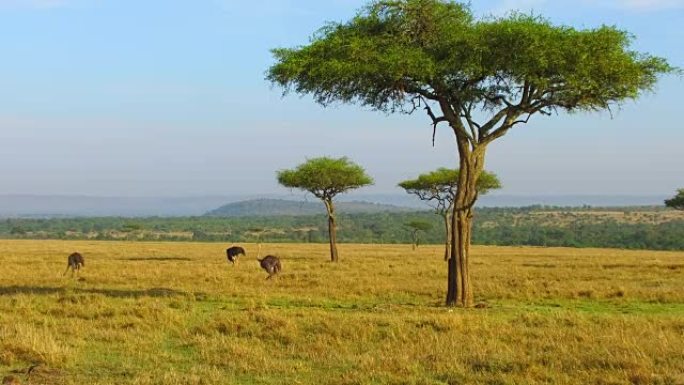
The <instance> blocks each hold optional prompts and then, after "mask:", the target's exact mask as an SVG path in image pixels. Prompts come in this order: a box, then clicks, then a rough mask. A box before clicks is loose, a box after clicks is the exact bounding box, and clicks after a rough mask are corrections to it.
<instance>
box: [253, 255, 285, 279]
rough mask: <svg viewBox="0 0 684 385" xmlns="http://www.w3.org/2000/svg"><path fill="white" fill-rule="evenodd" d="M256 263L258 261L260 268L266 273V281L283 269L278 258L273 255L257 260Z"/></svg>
mask: <svg viewBox="0 0 684 385" xmlns="http://www.w3.org/2000/svg"><path fill="white" fill-rule="evenodd" d="M257 261H259V264H260V265H261V268H262V269H264V270H266V272H267V273H268V277H266V279H269V278H271V277H273V276H274V275H276V274H278V273H279V272H280V270H281V269H282V268H283V267H282V265H281V264H280V258H278V257H276V256H274V255H267V256H265V257H264V259H258V258H257Z"/></svg>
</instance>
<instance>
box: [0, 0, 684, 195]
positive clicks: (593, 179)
mask: <svg viewBox="0 0 684 385" xmlns="http://www.w3.org/2000/svg"><path fill="white" fill-rule="evenodd" d="M363 4H364V2H363V1H357V0H327V1H323V0H320V1H309V0H253V1H249V2H246V1H237V0H194V1H190V0H184V1H180V0H163V1H162V0H136V1H131V0H0V52H1V56H0V57H1V58H2V60H0V177H1V178H2V183H0V194H12V193H30V194H86V195H107V196H153V195H164V196H184V195H229V194H252V193H254V194H260V193H278V192H282V193H288V191H287V190H285V189H282V188H280V187H278V185H277V184H276V182H275V171H276V170H278V169H281V168H287V167H293V166H295V165H296V164H298V163H300V162H301V161H303V160H304V159H305V158H306V157H314V156H320V155H330V156H342V155H347V156H349V157H351V158H352V159H353V160H355V161H357V162H358V163H360V164H362V165H364V166H365V167H366V168H367V169H368V171H369V172H370V173H371V174H372V175H373V176H374V177H375V179H376V182H377V183H376V186H374V187H371V188H367V189H366V190H365V191H364V192H365V193H373V192H378V193H380V192H382V193H386V192H399V190H397V189H396V188H395V187H394V186H395V185H396V183H397V182H398V181H400V180H403V179H406V178H410V177H413V176H415V175H417V174H418V173H421V172H424V171H428V170H430V169H434V168H436V167H440V166H452V165H455V164H456V163H455V162H456V158H455V156H456V155H455V148H454V147H453V138H452V137H451V135H450V133H449V132H448V130H447V129H446V128H442V129H441V130H440V132H439V133H438V137H437V146H436V147H435V148H433V147H432V145H431V138H430V136H431V127H430V125H429V122H428V121H427V118H426V117H425V116H423V115H416V116H409V117H407V116H386V115H384V114H381V113H377V112H372V111H367V110H364V109H362V108H358V107H355V106H341V107H336V108H328V109H324V108H322V107H320V106H318V105H316V104H314V103H313V102H311V100H310V99H309V98H307V97H304V98H300V97H298V96H295V95H291V96H288V97H286V98H281V94H280V90H278V89H272V88H271V86H270V85H269V84H268V83H267V82H266V81H265V80H264V72H265V71H266V69H267V68H268V66H269V65H270V64H271V63H272V59H271V55H270V53H269V49H270V48H274V47H281V46H288V47H289V46H296V45H300V44H305V43H306V42H307V41H308V38H309V36H310V35H311V33H312V32H313V31H315V30H316V29H317V28H319V27H320V26H322V25H323V23H324V22H326V21H342V20H346V19H347V18H349V17H350V16H352V15H353V14H354V13H355V11H356V10H357V9H358V8H359V7H361V6H362V5H363ZM473 8H474V10H475V12H476V14H478V15H491V14H501V13H505V12H507V11H508V10H510V9H520V10H523V11H534V12H535V13H538V14H542V15H545V16H546V17H548V18H550V19H551V20H553V21H554V22H556V23H562V24H569V25H573V26H576V27H594V26H597V25H600V24H602V23H605V24H614V25H618V26H619V27H620V28H623V29H626V30H628V31H630V32H632V33H633V34H634V35H635V37H636V40H635V43H634V48H636V49H637V50H640V51H645V52H649V53H652V54H654V55H658V56H663V57H666V58H667V59H668V60H669V61H670V62H671V63H672V64H674V65H676V66H679V67H684V28H683V27H682V25H684V0H661V1H657V0H623V1H618V0H594V1H589V0H575V1H566V0H553V1H551V0H546V1H545V0H498V1H495V0H490V1H473ZM683 87H684V80H683V79H682V78H679V77H674V76H671V77H666V78H663V79H662V80H661V82H660V83H659V86H658V88H657V90H656V92H655V93H654V94H651V95H645V96H644V97H643V98H641V99H640V100H639V101H638V102H636V103H632V102H630V103H627V104H625V105H624V106H623V107H622V108H621V109H620V110H617V111H614V116H613V118H611V116H610V114H608V113H597V114H579V115H570V116H568V115H560V116H555V117H551V118H545V117H537V118H533V121H532V123H531V124H529V125H527V126H520V127H517V128H516V129H514V130H512V131H511V132H510V133H509V135H507V136H506V137H504V138H503V139H501V140H499V142H498V143H495V144H494V145H492V146H491V148H490V150H489V153H488V158H487V168H488V169H490V170H492V171H494V172H495V173H497V174H499V175H500V177H501V179H502V181H503V183H504V186H505V187H504V189H503V190H502V191H501V192H500V193H502V194H534V195H538V194H621V195H651V194H653V195H670V194H673V193H674V191H675V189H676V188H678V187H684V155H683V151H682V143H684V123H682V119H681V118H680V116H679V115H680V110H681V92H680V90H681V89H682V88H683Z"/></svg>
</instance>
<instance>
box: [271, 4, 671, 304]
mask: <svg viewBox="0 0 684 385" xmlns="http://www.w3.org/2000/svg"><path fill="white" fill-rule="evenodd" d="M631 40H632V39H631V35H630V34H629V33H627V32H625V31H622V30H619V29H617V28H616V27H613V26H601V27H598V28H595V29H582V30H579V29H575V28H573V27H568V26H556V25H553V24H551V23H550V22H549V21H547V20H545V19H543V18H541V17H538V16H530V15H524V14H519V13H514V14H511V15H509V16H505V17H501V18H496V19H494V18H489V19H483V20H477V19H475V18H474V17H473V15H472V13H471V11H470V9H469V7H468V5H466V4H461V3H456V2H453V1H449V0H377V1H374V2H371V3H370V4H369V5H368V6H366V7H365V8H363V9H362V10H361V11H360V12H359V13H358V14H357V15H356V16H355V17H353V18H352V19H351V20H349V21H348V22H344V23H329V24H327V25H326V26H324V27H323V28H321V29H320V30H319V31H318V32H317V33H316V34H315V35H314V36H313V37H312V38H311V40H310V42H309V43H308V44H307V45H304V46H300V47H296V48H278V49H275V50H273V55H274V56H275V60H276V63H275V64H274V65H273V66H271V67H270V69H269V71H268V74H267V79H268V80H270V81H271V82H272V83H275V84H277V85H280V86H282V87H283V89H284V90H285V92H287V91H294V92H297V93H299V94H311V95H313V97H314V99H315V100H316V101H317V102H318V103H320V104H322V105H324V106H327V105H329V104H332V103H335V102H341V103H358V104H361V105H363V106H367V107H370V108H373V109H376V110H380V111H384V112H405V113H412V112H414V111H418V110H419V109H420V108H423V109H424V110H425V111H426V112H427V115H428V116H429V118H430V121H431V123H432V124H433V126H434V128H435V129H436V127H437V125H438V124H440V123H446V124H447V125H448V126H449V128H450V129H451V131H452V132H453V134H454V137H455V142H456V150H457V152H458V159H459V166H458V168H459V169H460V173H459V176H458V184H457V194H456V199H455V202H454V212H453V216H452V225H451V226H452V236H453V242H452V245H451V248H452V253H451V257H450V258H449V264H448V278H447V280H448V285H447V298H446V302H447V305H461V306H466V307H468V306H472V305H473V303H474V298H473V292H472V289H471V282H470V273H469V250H470V239H471V229H472V222H471V219H472V216H473V206H474V204H475V200H476V199H477V187H476V186H477V181H478V179H479V178H480V175H481V174H482V171H483V169H484V166H485V154H486V150H487V148H488V147H489V145H490V144H491V143H492V142H494V141H495V140H497V139H499V138H501V137H503V136H504V135H506V134H507V133H508V132H509V131H510V129H511V128H513V127H515V126H518V125H521V124H525V123H527V122H528V121H529V119H530V118H531V117H532V116H534V115H539V114H542V115H552V114H553V113H554V112H558V111H567V112H575V111H598V110H606V109H609V108H610V107H611V105H614V104H617V103H620V102H622V101H625V100H627V99H636V98H637V97H638V96H639V95H640V94H641V93H642V92H644V91H647V90H651V89H652V88H653V86H654V85H655V83H656V82H657V78H658V75H659V74H662V73H668V72H673V71H675V69H674V68H673V67H671V66H670V65H669V64H668V63H667V61H666V60H665V59H662V58H658V57H654V56H650V55H648V54H643V53H639V52H635V51H633V50H631V49H630V43H631ZM433 138H434V134H433Z"/></svg>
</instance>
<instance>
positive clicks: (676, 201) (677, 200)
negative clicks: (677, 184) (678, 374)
mask: <svg viewBox="0 0 684 385" xmlns="http://www.w3.org/2000/svg"><path fill="white" fill-rule="evenodd" d="M665 206H667V207H672V208H673V209H676V210H684V188H682V189H679V190H677V195H675V196H674V197H673V198H672V199H667V200H665Z"/></svg>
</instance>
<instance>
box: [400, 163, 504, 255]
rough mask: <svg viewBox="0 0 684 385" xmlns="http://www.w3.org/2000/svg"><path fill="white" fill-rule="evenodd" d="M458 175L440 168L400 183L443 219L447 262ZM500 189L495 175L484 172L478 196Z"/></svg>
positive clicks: (450, 170) (478, 184)
mask: <svg viewBox="0 0 684 385" xmlns="http://www.w3.org/2000/svg"><path fill="white" fill-rule="evenodd" d="M458 174H459V172H458V170H455V169H450V168H445V167H440V168H438V169H437V170H435V171H431V172H429V173H426V174H420V175H419V176H418V178H416V179H409V180H405V181H403V182H401V183H399V187H401V188H403V189H404V190H406V192H407V193H409V194H413V195H415V196H417V197H418V199H420V200H422V201H425V202H427V204H428V205H430V207H432V208H433V209H434V210H435V214H437V215H439V216H440V217H442V220H443V221H444V233H445V234H444V239H445V247H444V260H445V261H448V260H449V257H450V256H451V236H452V234H451V214H452V213H453V211H454V201H455V200H456V194H457V193H456V191H457V187H458V186H457V184H458ZM500 188H501V182H500V181H499V178H498V177H497V176H496V175H495V174H493V173H491V172H487V171H482V174H480V177H479V178H478V180H477V185H476V190H477V194H478V195H484V194H487V193H488V192H489V191H491V190H494V189H500Z"/></svg>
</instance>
